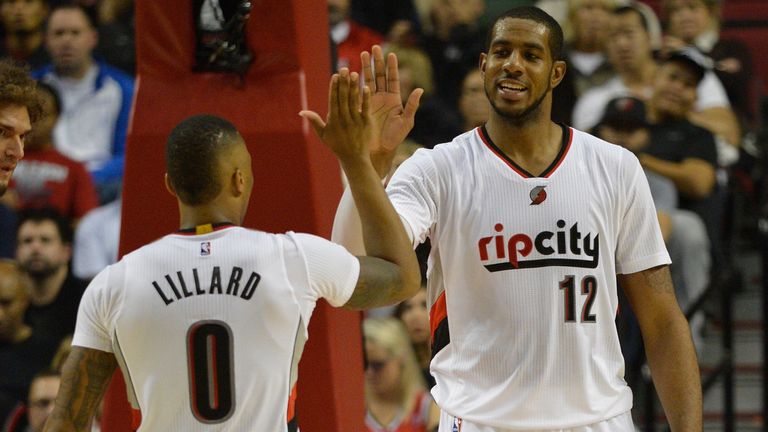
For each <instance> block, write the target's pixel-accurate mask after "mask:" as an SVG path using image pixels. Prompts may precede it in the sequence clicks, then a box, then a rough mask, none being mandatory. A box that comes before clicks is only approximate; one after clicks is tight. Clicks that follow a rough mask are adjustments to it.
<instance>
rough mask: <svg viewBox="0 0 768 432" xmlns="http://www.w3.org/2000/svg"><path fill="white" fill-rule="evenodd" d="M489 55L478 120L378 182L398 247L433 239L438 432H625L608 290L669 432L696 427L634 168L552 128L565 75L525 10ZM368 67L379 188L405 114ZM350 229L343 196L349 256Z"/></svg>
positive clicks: (378, 60)
mask: <svg viewBox="0 0 768 432" xmlns="http://www.w3.org/2000/svg"><path fill="white" fill-rule="evenodd" d="M487 48H488V51H487V53H482V54H480V62H479V63H480V64H479V66H480V71H481V73H482V76H483V79H484V86H485V93H486V95H487V97H488V101H489V104H490V106H491V108H492V109H491V111H490V118H489V120H488V122H487V123H486V124H485V125H484V126H482V127H479V128H477V129H474V130H472V131H470V132H467V133H465V134H462V135H459V136H457V137H456V138H455V139H454V140H453V141H452V142H450V143H445V144H441V145H438V146H436V147H435V148H434V149H433V150H419V151H417V152H416V154H415V155H414V156H412V157H411V158H410V159H408V160H406V161H405V162H404V163H403V165H401V166H400V168H399V169H398V171H397V172H396V173H395V174H394V177H393V178H392V179H391V181H390V182H389V185H388V187H387V192H388V195H389V198H390V200H391V201H392V203H393V204H394V207H395V210H396V211H397V213H398V214H399V215H400V217H401V219H402V220H403V225H404V227H405V228H406V231H407V233H408V235H409V237H410V238H411V239H412V241H413V244H414V245H418V244H419V243H421V242H422V241H424V240H425V239H426V238H429V239H430V240H431V244H432V250H431V255H430V259H429V270H428V292H429V295H428V297H429V303H430V305H431V312H430V326H431V331H432V347H433V352H432V354H433V359H432V362H431V372H432V374H433V375H434V377H435V379H436V381H437V385H436V386H435V387H433V389H432V393H433V395H434V398H435V400H436V402H437V403H438V405H439V406H440V408H441V409H442V413H443V414H442V418H441V421H440V428H439V431H440V432H451V431H453V432H456V431H462V432H481V431H482V432H491V431H509V430H516V431H518V430H520V431H527V430H536V431H552V430H557V431H563V430H568V431H582V432H586V431H593V432H597V431H604V432H609V431H610V432H617V431H619V432H630V431H634V427H633V424H632V419H631V417H630V409H631V407H632V393H631V390H630V389H629V387H628V386H627V384H626V382H625V381H624V361H623V358H622V355H621V351H620V349H619V341H618V336H617V332H616V327H615V324H614V318H615V317H616V313H617V306H618V299H617V278H618V282H619V285H620V286H621V287H622V289H624V291H625V292H626V294H627V297H628V298H629V299H630V302H631V304H632V307H633V309H634V311H635V313H636V315H637V317H638V319H639V322H640V327H641V330H642V333H643V340H644V343H645V349H646V353H647V355H648V361H649V363H650V366H651V370H652V373H653V379H654V381H655V384H656V388H657V389H658V392H659V395H660V397H661V401H662V404H663V407H664V410H665V412H666V415H667V419H668V420H669V422H670V424H671V426H672V430H673V431H700V430H701V427H702V424H701V421H702V414H701V413H702V406H701V405H702V400H701V385H700V381H699V369H698V365H697V361H696V354H695V351H694V348H693V344H692V342H691V335H690V332H689V329H688V325H687V323H686V321H685V318H684V316H683V314H682V312H681V311H680V309H679V307H678V305H677V302H676V299H675V295H674V290H673V286H672V283H671V280H670V276H669V270H668V267H667V266H668V264H669V263H670V260H669V256H668V254H667V251H666V249H665V247H664V243H663V240H662V238H661V233H660V230H659V227H658V223H657V220H656V216H655V210H654V206H653V202H652V201H651V196H650V193H649V188H648V184H647V182H646V180H645V177H644V175H643V171H642V169H641V167H640V164H639V163H638V160H637V158H635V156H633V155H632V154H631V153H630V152H628V151H626V150H624V149H622V148H620V147H619V146H615V145H612V144H609V143H606V142H604V141H601V140H599V139H597V138H595V137H593V136H591V135H588V134H586V133H584V132H581V131H578V130H574V129H572V128H569V127H566V126H563V125H559V124H556V123H553V122H552V121H551V117H550V114H551V109H552V89H553V88H554V87H555V86H557V85H558V83H559V82H560V81H561V80H562V78H563V76H564V74H565V63H564V62H563V61H562V60H561V48H562V30H561V29H560V27H559V25H558V24H557V22H556V21H555V20H553V19H552V18H551V17H550V16H549V15H547V14H546V13H544V12H542V11H541V10H539V9H536V8H529V7H526V8H517V9H512V10H510V11H508V12H506V13H505V14H502V15H501V16H500V17H499V18H498V19H497V20H496V21H495V23H494V25H493V26H492V28H491V31H490V33H489V38H488V43H487ZM373 54H374V62H373V63H374V67H373V69H374V70H373V71H370V69H365V70H364V78H365V80H366V81H367V82H369V83H371V84H372V85H374V84H375V86H376V88H375V93H374V98H373V101H372V106H373V108H374V109H373V112H374V113H377V115H376V118H377V122H378V125H379V126H378V127H380V128H381V133H380V134H379V135H380V136H382V137H387V139H383V140H382V142H381V146H380V147H378V148H375V149H373V150H372V154H373V155H374V156H375V158H376V166H377V170H378V172H379V173H380V175H382V176H384V175H385V173H387V172H388V168H389V165H388V161H391V153H392V150H393V149H394V148H395V147H396V143H397V141H396V140H392V141H390V140H389V138H395V137H396V136H395V135H397V134H393V133H392V132H393V130H398V128H397V127H393V124H397V123H398V122H401V119H400V117H402V115H401V113H402V112H403V107H402V105H401V103H400V102H399V101H400V97H399V89H398V87H397V85H398V82H397V75H396V59H395V58H394V57H393V56H392V55H390V57H389V58H388V59H387V62H386V65H385V60H384V57H383V55H382V54H381V50H380V49H379V48H378V47H374V50H373ZM362 57H363V65H366V64H367V62H368V57H369V55H368V54H367V53H363V55H362ZM412 96H413V95H412ZM406 110H407V107H406ZM309 117H310V118H311V119H313V124H315V128H316V129H317V130H318V131H320V132H322V124H321V122H319V121H318V120H319V118H318V117H317V116H316V115H310V116H309ZM400 131H401V132H402V133H401V134H400V135H399V136H397V137H396V138H403V137H404V136H405V134H406V133H407V130H405V129H400ZM321 135H322V134H321ZM324 139H325V137H324ZM356 204H357V208H358V209H360V210H362V209H363V208H364V207H365V206H366V205H367V204H366V203H361V202H357V203H356ZM366 213H367V212H366ZM360 216H361V217H360V218H357V217H356V216H355V213H354V203H353V202H352V200H350V199H348V195H345V198H344V199H343V200H342V203H341V205H340V208H339V212H338V213H337V220H336V223H335V227H334V238H335V239H336V240H338V241H340V242H342V243H343V244H345V245H346V246H347V247H348V248H350V250H358V251H359V250H361V248H362V245H360V244H359V237H360V235H359V229H357V228H356V227H355V225H356V224H359V223H360V220H361V219H362V221H363V223H364V224H365V225H368V224H369V223H370V221H366V220H365V219H366V217H367V216H365V215H364V214H360Z"/></svg>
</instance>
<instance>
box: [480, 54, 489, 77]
mask: <svg viewBox="0 0 768 432" xmlns="http://www.w3.org/2000/svg"><path fill="white" fill-rule="evenodd" d="M487 59H488V54H486V53H480V61H479V62H478V67H479V68H480V76H481V77H483V81H485V61H486V60H487Z"/></svg>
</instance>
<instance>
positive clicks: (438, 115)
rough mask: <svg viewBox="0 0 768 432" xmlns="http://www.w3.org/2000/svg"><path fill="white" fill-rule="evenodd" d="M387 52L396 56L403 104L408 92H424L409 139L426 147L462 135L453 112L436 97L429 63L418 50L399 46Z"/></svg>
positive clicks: (391, 47) (456, 115) (459, 123)
mask: <svg viewBox="0 0 768 432" xmlns="http://www.w3.org/2000/svg"><path fill="white" fill-rule="evenodd" d="M387 51H388V52H390V53H395V54H396V55H397V62H398V64H397V66H398V71H399V73H400V88H401V92H400V96H401V97H402V98H403V105H405V102H406V101H405V99H406V98H408V95H409V94H410V92H411V91H413V90H414V89H417V88H421V89H423V90H424V94H423V95H422V97H421V102H420V104H419V110H418V111H416V119H415V121H414V126H413V129H411V132H410V133H409V134H408V139H409V140H412V141H415V142H416V143H418V144H419V145H421V146H424V147H427V148H432V147H434V146H435V144H439V143H442V142H448V141H450V140H452V139H453V137H454V136H456V135H458V134H459V133H460V132H461V129H460V125H461V120H460V119H459V115H458V113H456V111H455V110H454V109H452V108H451V107H450V106H448V105H446V103H445V101H443V99H442V98H439V97H437V96H436V95H435V85H434V81H433V80H432V75H433V73H432V63H431V62H430V60H429V57H428V56H427V54H426V53H425V52H424V51H422V50H421V49H418V48H413V47H403V46H399V45H391V46H390V47H389V48H388V50H387Z"/></svg>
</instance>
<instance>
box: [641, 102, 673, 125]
mask: <svg viewBox="0 0 768 432" xmlns="http://www.w3.org/2000/svg"><path fill="white" fill-rule="evenodd" d="M675 120H679V117H677V116H676V115H673V114H670V113H668V112H666V111H660V110H658V109H656V108H655V107H654V106H653V105H652V104H648V121H649V122H650V123H652V124H660V123H667V122H671V121H675Z"/></svg>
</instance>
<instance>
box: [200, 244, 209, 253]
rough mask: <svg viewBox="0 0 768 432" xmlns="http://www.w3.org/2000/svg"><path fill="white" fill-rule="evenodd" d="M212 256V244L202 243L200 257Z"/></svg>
mask: <svg viewBox="0 0 768 432" xmlns="http://www.w3.org/2000/svg"><path fill="white" fill-rule="evenodd" d="M209 255H211V242H202V243H200V256H209Z"/></svg>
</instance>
